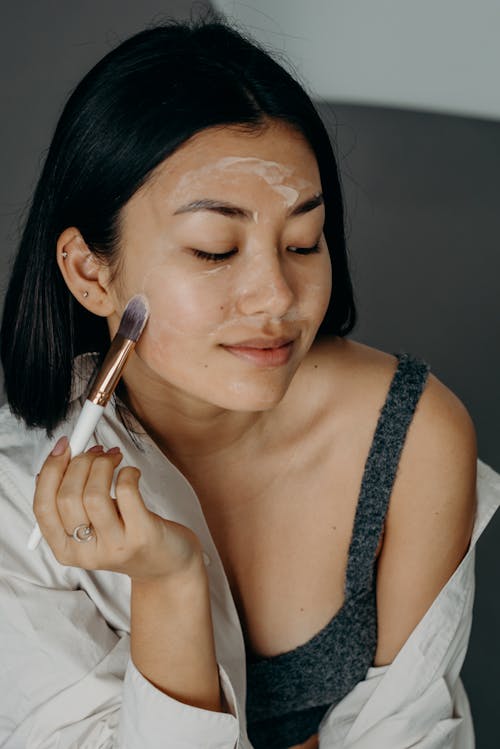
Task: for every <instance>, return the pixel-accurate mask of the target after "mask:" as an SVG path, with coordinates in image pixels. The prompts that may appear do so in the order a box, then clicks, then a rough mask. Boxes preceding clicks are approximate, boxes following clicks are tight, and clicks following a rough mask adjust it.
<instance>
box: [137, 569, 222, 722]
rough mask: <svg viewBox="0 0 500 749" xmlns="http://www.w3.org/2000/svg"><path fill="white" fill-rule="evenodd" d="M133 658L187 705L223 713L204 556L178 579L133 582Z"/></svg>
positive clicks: (155, 681)
mask: <svg viewBox="0 0 500 749" xmlns="http://www.w3.org/2000/svg"><path fill="white" fill-rule="evenodd" d="M130 654H131V658H132V660H133V662H134V664H135V666H136V668H137V669H138V670H139V671H140V672H141V673H142V674H143V676H145V677H146V678H147V679H148V680H149V681H150V682H151V683H152V684H153V685H154V686H155V687H156V688H157V689H159V690H161V691H162V692H164V693H165V694H169V695H170V696H171V697H174V698H175V699H177V700H179V701H180V702H184V703H186V704H188V705H193V706H195V707H201V708H204V709H206V710H213V711H216V712H222V707H221V695H220V687H219V674H218V669H217V661H216V658H215V644H214V637H213V626H212V617H211V610H210V594H209V589H208V580H207V576H206V572H205V568H204V565H203V561H202V559H201V558H199V559H198V558H197V559H196V563H195V564H194V566H193V568H192V569H190V570H188V571H187V572H186V573H185V574H183V575H181V576H177V577H175V578H174V579H170V578H165V579H160V580H158V581H151V580H145V581H134V580H132V593H131V622H130Z"/></svg>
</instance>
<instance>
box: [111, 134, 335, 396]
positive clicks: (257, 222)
mask: <svg viewBox="0 0 500 749" xmlns="http://www.w3.org/2000/svg"><path fill="white" fill-rule="evenodd" d="M121 219H122V221H121V247H122V253H123V256H122V257H123V264H122V272H121V274H120V288H121V289H123V291H122V298H124V300H125V302H126V301H127V300H128V298H129V297H130V296H132V295H133V294H137V293H143V294H144V295H145V296H146V297H147V299H148V301H149V304H150V308H151V316H150V319H149V322H148V324H147V327H146V329H145V331H144V333H143V335H142V337H141V339H140V341H139V344H138V346H137V348H136V353H137V354H138V356H139V358H140V360H141V366H142V367H143V370H144V372H145V373H147V375H148V377H149V378H151V377H152V378H153V380H154V381H155V382H158V384H164V385H165V387H172V386H173V387H174V389H180V390H181V391H183V393H188V394H190V395H191V396H194V397H195V398H198V399H201V400H203V401H206V402H209V403H212V404H216V405H218V406H220V407H223V408H228V409H235V410H267V409H269V408H272V407H273V406H274V405H276V403H278V402H279V401H280V400H281V398H282V397H283V395H284V394H285V392H286V390H287V388H288V385H289V384H290V381H291V379H292V377H293V375H294V373H295V371H296V370H297V368H298V366H299V364H300V363H301V361H302V360H303V359H304V356H305V354H306V353H307V351H308V349H309V347H310V346H311V344H312V342H313V340H314V337H315V334H316V332H317V330H318V327H319V325H320V323H321V321H322V319H323V317H324V314H325V312H326V309H327V306H328V301H329V298H330V292H331V264H330V257H329V254H328V249H327V246H326V243H325V239H324V236H323V224H324V207H323V204H322V200H321V182H320V177H319V171H318V166H317V163H316V159H315V157H314V155H313V153H312V151H311V149H310V146H309V145H308V144H307V142H306V141H305V140H304V138H303V137H302V136H301V135H299V134H298V133H297V132H295V131H294V130H293V129H291V128H289V127H288V126H285V125H281V124H276V125H274V124H273V125H272V126H270V127H268V128H265V129H263V130H261V131H257V132H245V131H243V130H241V129H240V130H238V129H237V128H232V129H230V128H227V127H225V128H211V129H209V130H205V131H203V132H201V133H199V134H197V135H196V136H194V137H193V138H191V139H190V141H189V142H187V143H186V144H184V145H183V146H182V147H180V148H179V149H178V150H177V151H176V152H175V153H174V154H173V155H172V156H170V157H169V158H168V159H166V160H165V162H163V163H162V164H161V165H160V166H159V167H158V169H157V170H156V171H155V173H154V174H153V175H152V177H151V179H149V180H148V182H147V184H146V185H145V186H144V187H143V188H141V189H140V190H139V191H138V192H137V193H136V194H135V195H134V196H133V197H132V198H131V200H130V201H129V202H128V203H127V204H126V206H125V207H124V209H123V211H122V215H121ZM123 292H124V294H123ZM251 339H259V340H257V341H252V340H251ZM280 339H281V340H280ZM283 341H286V342H290V343H288V344H287V345H286V346H282V345H280V344H281V343H283ZM231 347H233V348H231ZM273 347H274V350H270V349H272V348H273ZM263 348H265V349H266V350H263Z"/></svg>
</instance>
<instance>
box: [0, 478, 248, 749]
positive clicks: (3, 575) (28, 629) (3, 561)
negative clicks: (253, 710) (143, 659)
mask: <svg viewBox="0 0 500 749" xmlns="http://www.w3.org/2000/svg"><path fill="white" fill-rule="evenodd" d="M12 483H13V482H12V480H11V478H10V477H9V476H5V474H3V473H2V471H1V470H0V506H1V510H2V528H3V529H4V531H6V529H8V533H7V532H2V531H0V532H1V533H2V538H1V543H0V611H1V612H2V614H1V616H0V643H1V653H2V657H1V668H0V695H1V699H0V746H2V749H138V748H139V747H140V749H160V747H161V749H201V748H202V747H203V749H216V748H217V749H234V747H235V745H236V742H237V737H238V734H239V720H238V714H237V709H236V700H235V696H234V692H233V690H232V687H231V684H230V682H229V679H228V677H227V674H226V672H225V671H224V669H223V668H222V667H221V666H219V675H220V684H221V688H222V692H223V695H224V700H225V703H226V709H228V710H229V712H220V713H218V712H213V711H209V710H204V709H201V708H197V707H193V706H190V705H185V704H184V703H181V702H179V701H177V700H176V699H174V698H171V697H170V696H168V695H166V694H164V693H163V692H161V691H160V690H158V689H157V688H156V687H154V686H153V684H151V683H150V682H149V681H148V680H147V679H145V678H144V677H143V676H142V674H141V673H140V672H139V671H138V670H137V669H136V668H135V666H134V664H133V663H132V661H131V658H130V637H129V633H128V632H127V631H124V630H122V629H116V628H114V627H113V626H111V624H110V623H109V622H108V621H107V620H106V618H105V617H104V616H103V614H102V613H101V611H100V610H99V608H98V607H97V605H96V603H95V602H94V600H92V598H91V596H90V595H89V593H88V592H87V591H86V590H84V589H82V587H81V586H80V585H78V580H79V577H78V575H80V574H81V571H80V570H76V569H75V568H71V567H64V566H63V565H60V564H59V563H58V562H57V561H56V560H55V559H54V557H53V555H52V554H51V552H50V549H49V548H48V547H47V545H46V544H45V542H44V541H42V544H41V545H40V547H39V548H38V549H37V550H36V551H35V552H30V551H28V550H27V548H26V542H27V539H28V537H29V533H30V530H31V527H32V525H33V516H32V515H31V514H30V513H29V511H28V510H27V509H26V500H25V499H23V497H22V496H21V495H20V493H18V492H17V489H16V487H15V486H12V485H11V484H12ZM106 574H112V573H106ZM117 577H120V576H117ZM95 579H96V581H97V583H96V584H98V582H99V576H98V575H97V576H96V578H95ZM118 582H119V581H118V580H117V584H118ZM117 595H119V592H117Z"/></svg>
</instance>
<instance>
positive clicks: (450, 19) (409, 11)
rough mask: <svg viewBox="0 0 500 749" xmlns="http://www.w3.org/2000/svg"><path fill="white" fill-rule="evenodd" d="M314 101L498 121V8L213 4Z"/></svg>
mask: <svg viewBox="0 0 500 749" xmlns="http://www.w3.org/2000/svg"><path fill="white" fill-rule="evenodd" d="M213 5H214V6H215V7H216V8H217V9H218V10H221V11H223V12H224V13H225V14H226V15H228V16H229V17H233V18H235V19H237V20H239V21H240V22H241V23H243V24H244V26H245V27H247V28H248V30H249V31H250V32H251V34H252V35H253V36H254V37H255V38H257V39H258V40H260V41H263V42H265V43H266V44H268V45H270V46H271V47H272V48H274V49H277V50H278V51H281V52H284V53H285V54H286V55H287V56H288V57H289V59H290V60H291V62H292V63H293V64H294V66H295V68H296V70H297V72H298V73H299V75H300V76H301V78H302V80H303V81H305V83H306V84H308V86H309V90H310V91H312V94H313V96H316V97H321V98H325V99H327V98H328V99H334V100H336V101H344V102H352V103H369V104H381V105H386V106H396V107H403V108H405V107H409V108H413V109H424V110H429V111H437V112H445V113H455V114H465V115H475V116H478V117H484V118H488V119H489V118H492V119H500V0H245V1H244V2H236V0H213Z"/></svg>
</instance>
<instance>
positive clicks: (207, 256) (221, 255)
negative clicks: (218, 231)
mask: <svg viewBox="0 0 500 749" xmlns="http://www.w3.org/2000/svg"><path fill="white" fill-rule="evenodd" d="M287 249H288V250H290V252H294V253H296V254H297V255H311V254H313V253H314V252H319V242H316V244H313V245H312V247H287ZM237 252H238V250H237V248H236V247H233V249H232V250H229V252H204V251H203V250H197V249H195V248H193V253H194V255H195V256H196V257H199V258H201V259H202V260H207V261H209V262H213V263H220V262H222V261H223V260H228V259H229V258H230V257H232V256H233V255H234V254H236V253H237Z"/></svg>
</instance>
